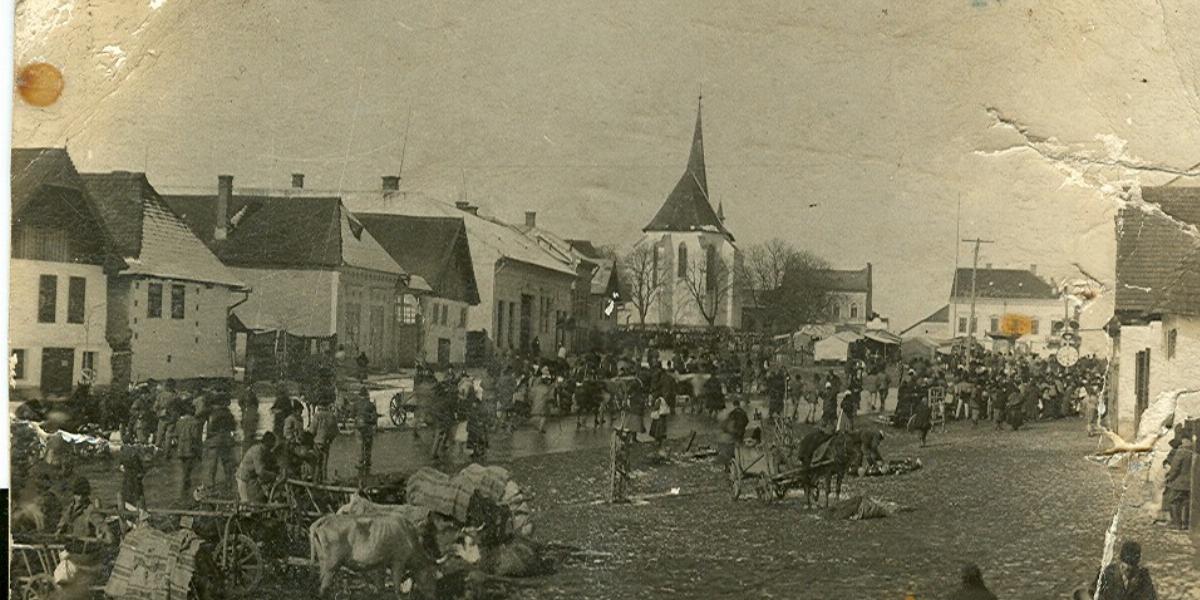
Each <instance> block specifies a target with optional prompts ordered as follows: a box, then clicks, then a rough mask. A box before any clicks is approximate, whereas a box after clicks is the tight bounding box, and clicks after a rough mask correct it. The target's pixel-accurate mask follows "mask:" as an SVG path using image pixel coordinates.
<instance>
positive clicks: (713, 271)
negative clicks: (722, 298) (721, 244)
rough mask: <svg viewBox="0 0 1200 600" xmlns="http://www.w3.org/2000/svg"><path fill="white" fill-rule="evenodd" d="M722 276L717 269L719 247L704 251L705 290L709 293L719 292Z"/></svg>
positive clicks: (710, 247) (711, 247)
mask: <svg viewBox="0 0 1200 600" xmlns="http://www.w3.org/2000/svg"><path fill="white" fill-rule="evenodd" d="M720 278H721V274H720V273H719V272H718V267H717V247H716V246H709V247H708V248H706V249H705V250H704V289H705V290H706V291H709V292H715V291H717V285H718V283H719V281H720Z"/></svg>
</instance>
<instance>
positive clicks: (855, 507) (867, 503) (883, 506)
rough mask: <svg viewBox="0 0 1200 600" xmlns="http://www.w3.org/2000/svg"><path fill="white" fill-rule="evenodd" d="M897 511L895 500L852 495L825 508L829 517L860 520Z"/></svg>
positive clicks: (898, 506)
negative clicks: (888, 500)
mask: <svg viewBox="0 0 1200 600" xmlns="http://www.w3.org/2000/svg"><path fill="white" fill-rule="evenodd" d="M899 511H900V505H898V504H896V503H895V502H887V501H884V500H876V499H875V498H868V497H866V496H854V497H852V498H849V499H847V500H842V501H841V502H838V503H837V504H835V505H833V506H831V507H829V508H827V509H826V515H827V516H828V517H829V518H831V519H850V520H851V521H861V520H864V519H882V518H883V517H890V516H892V515H894V514H896V513H897V512H899Z"/></svg>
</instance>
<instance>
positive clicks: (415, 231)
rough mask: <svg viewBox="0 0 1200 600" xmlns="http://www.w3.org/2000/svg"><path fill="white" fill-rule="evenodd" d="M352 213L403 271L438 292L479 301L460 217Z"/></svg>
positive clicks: (472, 303)
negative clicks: (420, 279) (416, 276)
mask: <svg viewBox="0 0 1200 600" xmlns="http://www.w3.org/2000/svg"><path fill="white" fill-rule="evenodd" d="M355 216H356V217H358V219H359V220H360V221H362V223H363V225H365V226H366V227H367V231H369V232H371V235H372V236H373V237H374V238H375V239H376V240H377V241H378V242H379V245H380V246H382V247H383V248H384V249H385V250H387V252H388V254H390V255H391V257H392V258H393V259H395V261H396V262H397V263H400V266H401V267H404V270H405V271H408V272H409V273H412V274H414V275H419V276H421V277H423V278H424V279H425V281H427V282H428V283H429V285H430V286H431V287H432V288H433V292H434V293H436V294H437V295H438V296H440V297H442V298H447V299H450V300H458V301H460V302H466V303H467V304H471V305H475V304H479V290H478V289H477V287H476V283H475V269H474V268H473V267H472V265H471V249H470V244H469V242H468V241H467V229H466V226H465V225H464V224H463V220H462V218H461V217H411V216H408V215H389V214H371V213H356V214H355Z"/></svg>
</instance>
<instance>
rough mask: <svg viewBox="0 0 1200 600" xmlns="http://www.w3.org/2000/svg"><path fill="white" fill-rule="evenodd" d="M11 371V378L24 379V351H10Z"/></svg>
mask: <svg viewBox="0 0 1200 600" xmlns="http://www.w3.org/2000/svg"><path fill="white" fill-rule="evenodd" d="M11 363H12V373H13V379H25V351H24V350H13V351H12V360H11Z"/></svg>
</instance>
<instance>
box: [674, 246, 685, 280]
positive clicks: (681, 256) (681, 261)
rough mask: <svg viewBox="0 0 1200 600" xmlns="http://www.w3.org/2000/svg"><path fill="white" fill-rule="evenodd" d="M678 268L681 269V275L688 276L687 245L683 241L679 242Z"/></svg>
mask: <svg viewBox="0 0 1200 600" xmlns="http://www.w3.org/2000/svg"><path fill="white" fill-rule="evenodd" d="M676 268H677V269H678V270H679V277H687V246H685V245H684V244H683V242H679V265H678V266H677V267H676Z"/></svg>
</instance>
